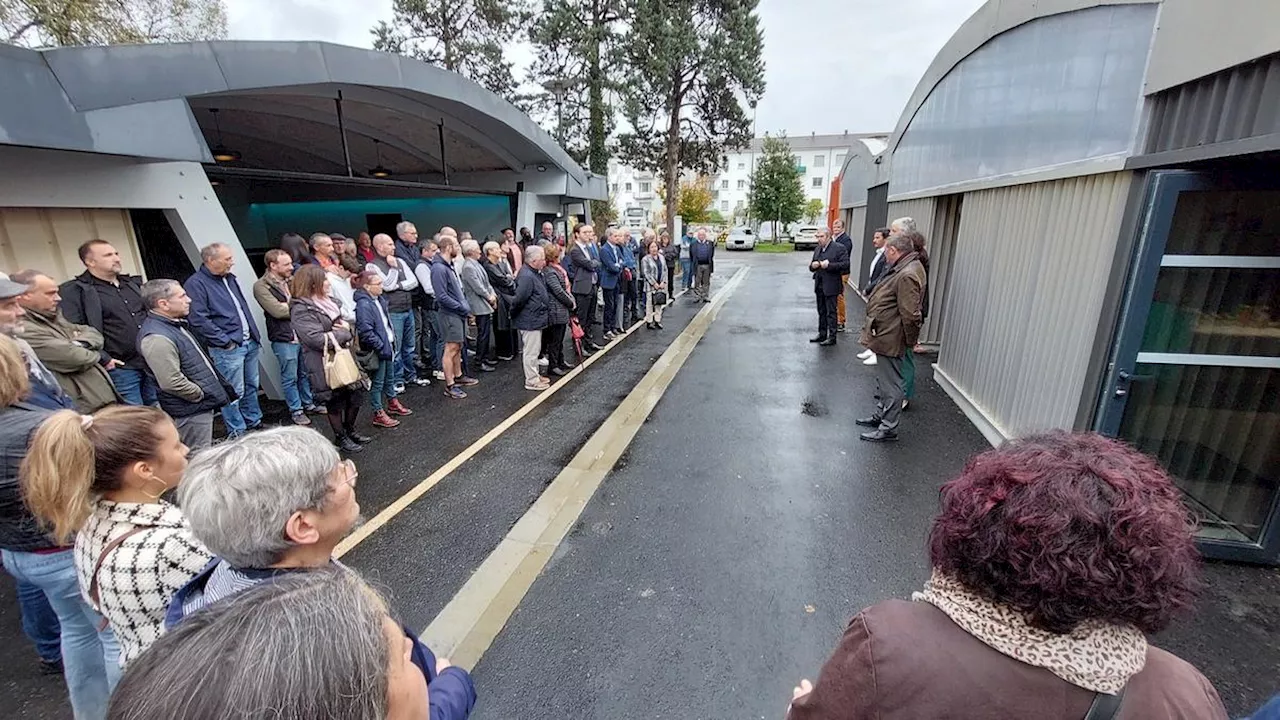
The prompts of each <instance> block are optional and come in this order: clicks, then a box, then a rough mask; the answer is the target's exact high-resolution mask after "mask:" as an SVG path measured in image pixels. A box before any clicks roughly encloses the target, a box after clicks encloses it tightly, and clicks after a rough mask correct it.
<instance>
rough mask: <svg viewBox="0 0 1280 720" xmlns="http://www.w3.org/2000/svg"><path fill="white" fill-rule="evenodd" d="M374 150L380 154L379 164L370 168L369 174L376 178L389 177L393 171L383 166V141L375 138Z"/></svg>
mask: <svg viewBox="0 0 1280 720" xmlns="http://www.w3.org/2000/svg"><path fill="white" fill-rule="evenodd" d="M373 151H374V152H375V153H377V155H378V164H377V165H375V166H373V168H372V169H371V170H369V174H370V175H372V176H374V177H376V178H384V177H388V176H389V175H391V171H390V170H388V169H386V168H385V167H383V166H382V143H380V142H378V141H377V140H374V141H373Z"/></svg>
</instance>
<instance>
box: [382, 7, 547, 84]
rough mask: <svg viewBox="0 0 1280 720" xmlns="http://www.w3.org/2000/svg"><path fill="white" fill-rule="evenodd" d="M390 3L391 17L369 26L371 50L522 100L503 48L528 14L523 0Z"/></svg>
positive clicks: (521, 25)
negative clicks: (428, 65)
mask: <svg viewBox="0 0 1280 720" xmlns="http://www.w3.org/2000/svg"><path fill="white" fill-rule="evenodd" d="M391 8H392V11H393V16H392V20H391V22H390V23H388V22H387V21H385V20H381V21H379V22H378V24H377V25H375V26H374V27H373V28H372V29H371V30H370V32H371V33H373V47H374V49H375V50H382V51H385V52H394V53H399V54H401V55H408V56H409V57H415V58H417V59H419V60H422V61H423V62H427V63H431V64H432V65H437V66H439V67H442V68H444V69H445V70H449V71H452V72H456V73H458V74H460V75H463V76H465V77H468V78H470V79H471V80H474V81H475V82H476V83H478V84H480V85H482V86H484V87H486V88H488V89H489V90H491V91H493V92H494V93H497V94H498V95H501V96H502V97H504V98H506V99H507V100H509V101H511V102H513V103H515V104H517V105H520V104H521V98H520V96H519V94H518V92H517V90H518V88H517V83H516V78H515V71H514V69H513V63H512V62H511V61H509V60H507V57H506V54H505V52H504V48H505V47H506V46H507V45H508V44H510V43H511V38H512V36H513V35H515V34H517V33H518V32H520V29H521V28H522V27H523V25H524V23H525V22H527V21H528V19H529V17H530V13H529V10H528V8H527V6H526V5H525V2H524V0H394V1H393V2H392V5H391Z"/></svg>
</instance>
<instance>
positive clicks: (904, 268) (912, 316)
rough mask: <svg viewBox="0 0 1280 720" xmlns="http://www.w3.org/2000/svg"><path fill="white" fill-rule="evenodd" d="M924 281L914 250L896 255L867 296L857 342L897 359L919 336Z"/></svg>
mask: <svg viewBox="0 0 1280 720" xmlns="http://www.w3.org/2000/svg"><path fill="white" fill-rule="evenodd" d="M927 281H928V279H927V277H926V275H925V271H924V266H923V265H921V264H920V259H919V256H918V255H917V254H916V253H908V254H906V255H903V256H902V257H900V258H898V262H896V263H894V265H893V267H891V268H889V270H888V271H887V272H886V273H885V275H884V278H883V279H882V280H881V281H880V282H879V283H878V284H877V285H876V287H875V289H874V290H872V291H871V297H869V298H867V319H866V322H865V323H864V324H863V326H862V335H861V336H859V338H858V343H859V344H861V345H862V346H863V347H867V348H870V349H871V351H872V352H874V353H875V354H877V355H886V356H888V357H895V358H900V357H902V356H903V355H904V354H906V350H907V348H910V347H914V346H915V344H916V341H917V340H919V339H920V325H921V323H923V322H924V316H923V315H922V314H921V304H920V302H921V298H922V297H923V295H924V288H925V283H926V282H927Z"/></svg>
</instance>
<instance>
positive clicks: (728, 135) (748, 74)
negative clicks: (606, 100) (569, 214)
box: [619, 0, 764, 227]
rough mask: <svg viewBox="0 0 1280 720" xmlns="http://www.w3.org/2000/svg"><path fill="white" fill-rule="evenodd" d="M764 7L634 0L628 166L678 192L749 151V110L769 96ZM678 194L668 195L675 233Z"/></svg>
mask: <svg viewBox="0 0 1280 720" xmlns="http://www.w3.org/2000/svg"><path fill="white" fill-rule="evenodd" d="M757 2H758V0H629V3H630V5H629V7H630V13H629V15H630V22H629V27H630V33H629V35H628V36H627V37H626V41H625V47H626V51H627V55H628V61H629V62H628V76H627V83H626V85H625V86H623V87H622V95H623V98H624V103H623V107H624V114H625V116H626V119H627V121H628V123H629V124H630V126H631V131H630V132H627V133H624V134H623V135H621V136H620V137H619V151H620V155H621V156H622V157H623V159H624V160H625V161H626V162H628V163H629V164H631V165H633V166H635V167H638V168H641V169H644V170H652V171H655V172H661V173H662V177H663V186H664V187H666V188H677V187H678V182H679V177H680V173H681V171H682V170H693V171H695V172H697V173H699V174H704V175H705V174H711V173H714V172H715V171H716V170H718V169H719V166H720V163H721V161H722V158H723V157H724V152H725V149H726V148H740V147H745V146H746V145H747V143H748V142H749V141H750V139H751V121H750V119H749V118H748V116H747V113H746V110H745V109H744V104H751V103H754V102H757V101H758V100H759V99H760V96H761V95H762V94H763V93H764V61H763V60H762V59H761V52H762V50H763V48H764V36H763V34H762V33H761V30H760V23H759V18H758V17H757V16H756V14H755V9H756V5H757ZM677 195H678V193H676V192H668V193H667V218H666V220H667V222H666V225H667V227H674V224H675V214H676V203H675V200H676V198H677Z"/></svg>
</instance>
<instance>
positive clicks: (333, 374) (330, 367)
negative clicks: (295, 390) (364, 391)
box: [324, 333, 361, 390]
mask: <svg viewBox="0 0 1280 720" xmlns="http://www.w3.org/2000/svg"><path fill="white" fill-rule="evenodd" d="M360 378H361V375H360V366H359V365H357V364H356V359H355V357H354V356H353V355H352V354H351V350H350V349H349V348H344V347H341V346H340V345H338V339H337V338H335V337H334V336H333V333H325V336H324V380H325V383H327V384H328V385H329V389H330V390H337V389H338V388H344V387H346V386H348V385H354V384H355V383H358V382H360Z"/></svg>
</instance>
